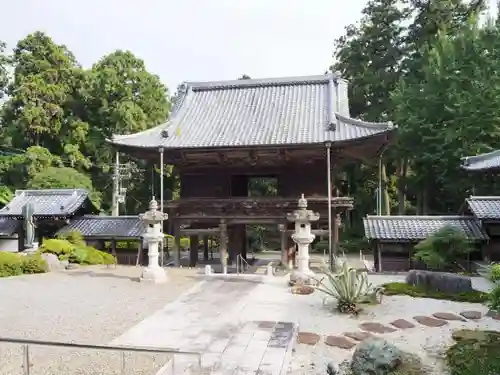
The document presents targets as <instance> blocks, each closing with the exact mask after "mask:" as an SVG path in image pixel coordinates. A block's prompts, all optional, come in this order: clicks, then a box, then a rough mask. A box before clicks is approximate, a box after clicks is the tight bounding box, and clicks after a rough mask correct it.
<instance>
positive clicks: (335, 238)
mask: <svg viewBox="0 0 500 375" xmlns="http://www.w3.org/2000/svg"><path fill="white" fill-rule="evenodd" d="M332 221H333V223H332V224H333V225H332V226H333V228H332V232H333V233H332V253H333V257H334V259H335V258H336V257H337V256H338V254H339V229H340V228H339V224H340V214H338V213H335V214H334V215H333V220H332Z"/></svg>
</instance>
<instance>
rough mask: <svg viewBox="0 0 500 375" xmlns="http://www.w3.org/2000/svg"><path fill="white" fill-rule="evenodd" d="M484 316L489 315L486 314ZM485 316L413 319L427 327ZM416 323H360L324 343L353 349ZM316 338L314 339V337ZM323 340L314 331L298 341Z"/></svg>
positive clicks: (463, 314) (466, 313) (440, 315)
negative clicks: (349, 330)
mask: <svg viewBox="0 0 500 375" xmlns="http://www.w3.org/2000/svg"><path fill="white" fill-rule="evenodd" d="M484 317H488V315H485V316H484ZM482 318H483V314H482V313H481V312H480V311H462V312H461V313H460V314H459V315H456V314H453V313H448V312H436V313H434V314H432V316H414V317H413V320H414V321H415V322H416V323H418V324H420V325H423V326H426V327H442V326H444V325H446V324H448V321H462V322H466V321H468V320H472V321H477V320H479V319H482ZM491 318H493V319H496V320H500V317H499V316H496V315H495V316H491ZM415 327H416V325H415V324H414V323H412V322H410V321H408V320H406V319H397V320H395V321H393V322H391V323H389V324H388V325H384V324H382V323H377V322H365V323H361V324H360V325H359V328H360V329H361V331H357V332H345V333H343V334H342V336H332V335H329V336H326V337H325V339H324V343H325V344H326V345H328V346H334V347H337V348H341V349H352V348H354V347H355V346H356V345H357V343H358V342H361V341H363V340H366V339H367V338H369V337H373V336H375V335H377V334H384V333H391V332H396V331H397V330H398V329H399V330H408V329H412V328H415ZM312 338H314V339H312ZM320 341H321V336H320V335H318V334H316V333H312V332H299V333H298V340H297V343H299V344H306V345H316V344H317V343H319V342H320Z"/></svg>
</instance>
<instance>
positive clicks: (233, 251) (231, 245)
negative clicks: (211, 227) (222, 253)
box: [227, 224, 239, 265]
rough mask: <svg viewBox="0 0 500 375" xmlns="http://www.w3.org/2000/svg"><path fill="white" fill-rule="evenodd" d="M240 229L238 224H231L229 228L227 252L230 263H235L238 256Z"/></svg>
mask: <svg viewBox="0 0 500 375" xmlns="http://www.w3.org/2000/svg"><path fill="white" fill-rule="evenodd" d="M238 245H239V243H238V229H237V226H236V225H234V224H233V225H230V226H229V227H228V229H227V252H228V258H227V261H228V264H231V265H232V264H233V262H234V261H235V260H236V257H237V256H238V248H239V246H238Z"/></svg>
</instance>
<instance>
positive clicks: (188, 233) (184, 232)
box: [180, 228, 220, 236]
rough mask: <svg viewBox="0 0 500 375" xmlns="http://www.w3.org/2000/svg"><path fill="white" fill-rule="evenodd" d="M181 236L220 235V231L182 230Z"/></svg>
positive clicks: (207, 229)
mask: <svg viewBox="0 0 500 375" xmlns="http://www.w3.org/2000/svg"><path fill="white" fill-rule="evenodd" d="M180 233H181V235H183V236H193V235H201V236H203V235H219V233H220V229H219V228H206V229H201V228H198V229H196V228H189V229H181V230H180Z"/></svg>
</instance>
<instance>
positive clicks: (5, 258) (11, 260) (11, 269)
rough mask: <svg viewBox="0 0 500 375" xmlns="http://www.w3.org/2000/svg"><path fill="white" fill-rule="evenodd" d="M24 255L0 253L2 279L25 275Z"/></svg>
mask: <svg viewBox="0 0 500 375" xmlns="http://www.w3.org/2000/svg"><path fill="white" fill-rule="evenodd" d="M21 258H22V255H19V254H16V253H10V252H8V251H0V277H8V276H18V275H22V274H23V268H22V263H23V262H22V259H21Z"/></svg>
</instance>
